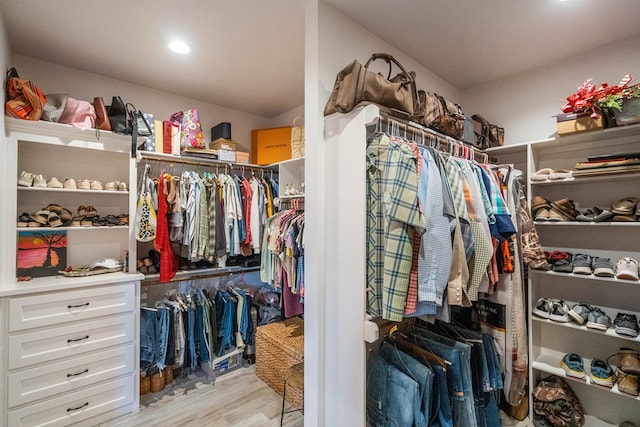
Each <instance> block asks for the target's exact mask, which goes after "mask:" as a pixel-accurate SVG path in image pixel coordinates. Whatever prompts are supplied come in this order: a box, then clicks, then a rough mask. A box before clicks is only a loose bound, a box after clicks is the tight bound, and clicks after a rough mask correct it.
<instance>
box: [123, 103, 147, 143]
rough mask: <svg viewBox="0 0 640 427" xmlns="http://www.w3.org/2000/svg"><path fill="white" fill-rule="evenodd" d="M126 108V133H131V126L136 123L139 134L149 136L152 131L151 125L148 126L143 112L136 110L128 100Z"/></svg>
mask: <svg viewBox="0 0 640 427" xmlns="http://www.w3.org/2000/svg"><path fill="white" fill-rule="evenodd" d="M126 108H127V117H128V122H127V135H130V134H132V133H133V127H134V125H136V126H137V128H138V135H139V136H151V133H152V132H151V126H149V123H147V121H146V120H145V118H144V113H143V112H142V111H140V110H138V109H137V108H136V107H135V106H134V105H133V104H132V103H130V102H127V104H126Z"/></svg>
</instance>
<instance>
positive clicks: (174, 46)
mask: <svg viewBox="0 0 640 427" xmlns="http://www.w3.org/2000/svg"><path fill="white" fill-rule="evenodd" d="M169 49H171V50H172V51H174V52H176V53H182V54H185V53H189V52H191V48H190V47H189V46H187V44H186V43H184V42H181V41H173V42H171V43H169Z"/></svg>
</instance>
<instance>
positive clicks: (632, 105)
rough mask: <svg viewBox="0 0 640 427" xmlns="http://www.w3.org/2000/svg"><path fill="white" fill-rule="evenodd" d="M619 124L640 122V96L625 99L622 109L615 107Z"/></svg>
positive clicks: (615, 114)
mask: <svg viewBox="0 0 640 427" xmlns="http://www.w3.org/2000/svg"><path fill="white" fill-rule="evenodd" d="M613 114H614V116H615V117H616V124H617V125H618V126H624V125H632V124H635V123H640V98H630V99H625V100H624V102H623V103H622V111H618V110H616V109H613Z"/></svg>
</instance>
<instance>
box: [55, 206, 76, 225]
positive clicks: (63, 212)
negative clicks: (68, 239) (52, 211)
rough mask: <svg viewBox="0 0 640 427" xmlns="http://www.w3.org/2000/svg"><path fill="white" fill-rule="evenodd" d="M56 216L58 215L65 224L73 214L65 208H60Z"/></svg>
mask: <svg viewBox="0 0 640 427" xmlns="http://www.w3.org/2000/svg"><path fill="white" fill-rule="evenodd" d="M58 215H60V219H61V220H62V221H64V222H67V221H70V220H71V219H73V214H72V213H71V211H70V210H69V209H67V208H62V210H61V211H60V212H58Z"/></svg>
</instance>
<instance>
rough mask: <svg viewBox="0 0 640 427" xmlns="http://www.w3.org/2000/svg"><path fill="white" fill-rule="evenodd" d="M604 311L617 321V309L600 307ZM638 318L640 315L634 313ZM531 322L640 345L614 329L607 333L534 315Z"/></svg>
mask: <svg viewBox="0 0 640 427" xmlns="http://www.w3.org/2000/svg"><path fill="white" fill-rule="evenodd" d="M573 304H575V303H570V304H569V306H571V305H573ZM600 308H601V309H602V311H604V312H605V313H607V315H609V317H611V320H612V321H613V319H615V313H617V312H618V310H616V309H612V308H607V307H600ZM610 313H614V314H613V317H612V316H611V314H610ZM634 314H635V315H636V316H638V315H639V313H634ZM531 320H533V321H534V322H540V323H543V324H545V325H553V326H558V327H561V328H570V329H574V330H577V331H581V332H586V333H589V334H596V335H599V336H607V337H611V338H615V339H620V340H625V341H630V342H633V343H636V344H640V338H639V337H631V336H628V335H620V334H617V333H616V331H615V329H614V328H613V327H610V328H607V330H606V331H600V330H598V329H592V328H587V327H586V326H584V325H578V324H577V323H573V322H556V321H554V320H550V319H543V318H542V317H538V316H536V315H533V316H532V318H531Z"/></svg>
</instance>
